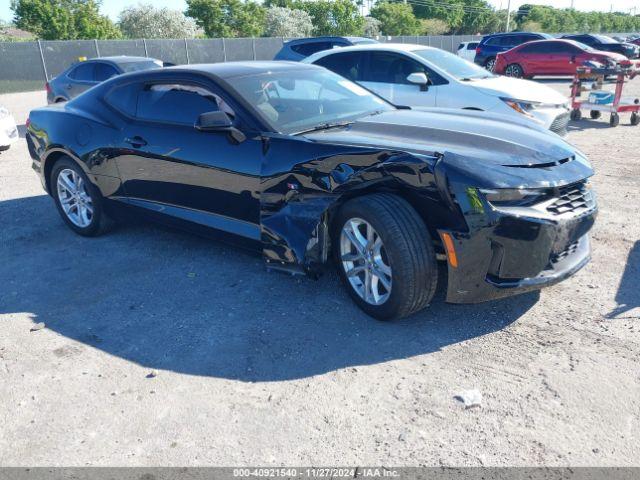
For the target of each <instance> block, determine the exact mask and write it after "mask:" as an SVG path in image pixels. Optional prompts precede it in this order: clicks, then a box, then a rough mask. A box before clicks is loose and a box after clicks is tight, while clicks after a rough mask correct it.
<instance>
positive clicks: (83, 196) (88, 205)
mask: <svg viewBox="0 0 640 480" xmlns="http://www.w3.org/2000/svg"><path fill="white" fill-rule="evenodd" d="M57 188H58V199H59V200H60V206H61V207H62V211H63V212H64V214H65V215H66V216H67V218H68V219H69V221H70V222H71V223H73V224H74V225H75V226H77V227H80V228H87V227H88V226H89V225H91V221H92V220H93V202H92V201H91V197H90V196H89V194H88V193H87V189H86V186H85V183H84V181H83V180H82V177H81V176H80V175H79V174H78V173H76V172H75V171H74V170H72V169H70V168H65V169H63V170H60V172H59V173H58V181H57Z"/></svg>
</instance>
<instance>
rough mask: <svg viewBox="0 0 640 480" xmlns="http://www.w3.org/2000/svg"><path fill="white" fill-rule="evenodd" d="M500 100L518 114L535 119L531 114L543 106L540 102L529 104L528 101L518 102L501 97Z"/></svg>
mask: <svg viewBox="0 0 640 480" xmlns="http://www.w3.org/2000/svg"><path fill="white" fill-rule="evenodd" d="M500 100H502V101H503V102H504V103H506V104H507V105H508V106H509V107H511V108H513V109H514V110H515V111H516V112H518V113H521V114H523V115H526V116H527V117H533V115H532V114H531V112H532V111H533V110H535V109H536V107H538V106H539V105H541V104H540V103H539V102H528V101H526V100H517V99H515V98H505V97H500Z"/></svg>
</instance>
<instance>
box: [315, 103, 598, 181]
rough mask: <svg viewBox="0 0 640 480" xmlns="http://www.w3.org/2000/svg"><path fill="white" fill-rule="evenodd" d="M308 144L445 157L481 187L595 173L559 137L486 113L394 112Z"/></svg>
mask: <svg viewBox="0 0 640 480" xmlns="http://www.w3.org/2000/svg"><path fill="white" fill-rule="evenodd" d="M305 137H306V138H307V139H309V140H312V141H316V142H321V143H332V144H342V145H353V146H361V147H371V148H384V149H386V150H399V151H405V152H411V153H419V154H424V155H436V156H442V157H443V158H444V159H445V160H446V162H447V164H448V165H449V166H450V167H451V168H452V169H456V170H458V171H460V172H461V173H463V174H464V175H466V176H467V177H469V176H471V177H473V178H474V179H475V180H476V182H477V186H491V187H494V188H499V187H503V188H508V187H521V186H527V187H529V188H533V187H549V186H560V185H566V184H569V183H573V182H576V181H579V180H583V179H584V178H586V177H589V176H591V175H592V174H593V171H592V169H591V167H590V165H589V163H588V161H587V160H586V158H585V157H584V155H583V154H582V153H581V152H579V151H578V150H577V149H576V148H575V147H573V146H571V145H570V144H568V143H567V142H566V141H564V140H563V139H562V138H560V137H559V136H558V135H556V134H554V133H551V132H549V131H547V130H544V129H543V128H541V127H537V126H535V125H533V124H532V125H531V126H526V125H522V124H516V123H513V122H508V121H503V120H501V119H500V120H499V119H496V118H495V116H494V115H491V114H488V113H485V112H467V111H464V110H454V109H441V110H439V111H438V110H437V109H433V110H431V111H429V112H418V111H411V110H395V111H391V112H384V113H381V114H378V115H372V116H369V117H365V118H363V119H360V120H358V121H356V122H355V123H353V124H352V125H350V126H349V127H347V128H340V129H337V128H336V129H330V130H323V131H318V132H313V133H308V134H305Z"/></svg>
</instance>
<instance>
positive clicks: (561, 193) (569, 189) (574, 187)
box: [547, 182, 594, 215]
mask: <svg viewBox="0 0 640 480" xmlns="http://www.w3.org/2000/svg"><path fill="white" fill-rule="evenodd" d="M593 204H594V202H593V194H592V193H591V190H590V189H588V188H587V183H586V182H579V183H573V184H571V185H567V186H565V187H560V188H558V189H557V196H556V199H555V200H554V201H553V202H552V203H550V204H549V205H547V212H549V213H551V214H553V215H563V214H565V213H581V212H584V211H586V210H589V209H590V208H592V207H593Z"/></svg>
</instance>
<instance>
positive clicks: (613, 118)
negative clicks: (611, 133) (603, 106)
mask: <svg viewBox="0 0 640 480" xmlns="http://www.w3.org/2000/svg"><path fill="white" fill-rule="evenodd" d="M619 124H620V116H619V115H618V114H617V113H612V114H611V117H610V118H609V125H611V126H612V127H617V126H618V125H619Z"/></svg>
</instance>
